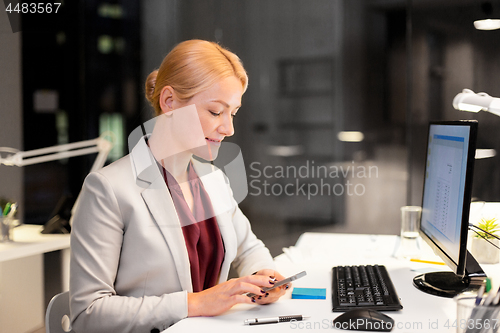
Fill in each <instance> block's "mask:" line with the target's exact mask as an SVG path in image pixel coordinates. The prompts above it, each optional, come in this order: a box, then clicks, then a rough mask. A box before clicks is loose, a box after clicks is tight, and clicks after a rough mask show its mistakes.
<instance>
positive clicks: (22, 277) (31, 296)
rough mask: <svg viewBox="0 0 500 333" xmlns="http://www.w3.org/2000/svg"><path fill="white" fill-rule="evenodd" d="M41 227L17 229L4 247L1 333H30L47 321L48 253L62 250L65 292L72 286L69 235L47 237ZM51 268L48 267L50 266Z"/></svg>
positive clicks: (0, 256) (0, 281) (0, 255)
mask: <svg viewBox="0 0 500 333" xmlns="http://www.w3.org/2000/svg"><path fill="white" fill-rule="evenodd" d="M41 230H42V227H41V226H37V225H22V226H20V227H17V228H14V230H13V240H14V241H13V242H9V243H0V323H1V325H0V333H4V332H6V333H7V332H9V333H10V332H30V331H32V330H33V329H36V328H40V327H42V326H43V324H44V318H45V295H44V289H45V282H46V281H44V253H47V252H52V251H56V250H62V252H61V253H62V257H61V259H62V260H61V263H60V265H61V266H62V269H61V271H62V272H63V274H62V277H59V278H60V279H61V280H62V289H63V290H67V289H68V286H69V254H70V251H69V235H43V234H41V233H40V231H41ZM46 264H48V263H46Z"/></svg>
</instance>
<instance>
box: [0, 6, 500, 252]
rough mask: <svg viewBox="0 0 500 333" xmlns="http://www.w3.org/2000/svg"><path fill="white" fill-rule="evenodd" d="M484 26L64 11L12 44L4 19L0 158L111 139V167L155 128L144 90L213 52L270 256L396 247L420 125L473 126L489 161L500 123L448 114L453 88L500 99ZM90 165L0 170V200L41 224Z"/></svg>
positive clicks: (348, 14)
mask: <svg viewBox="0 0 500 333" xmlns="http://www.w3.org/2000/svg"><path fill="white" fill-rule="evenodd" d="M488 17H491V18H500V0H492V1H479V0H312V1H310V0H240V1H232V0H143V1H139V0H123V1H113V0H109V1H96V0H85V1H84V0H72V1H63V4H62V6H61V7H60V9H59V12H58V14H57V15H53V16H51V19H50V20H47V19H46V17H43V16H42V15H24V16H22V22H21V27H22V28H21V30H22V31H21V32H18V33H13V32H12V30H11V27H10V25H9V21H8V17H7V15H6V13H5V12H2V13H1V14H0V73H1V79H0V115H1V116H0V146H4V147H13V148H17V149H20V150H24V151H28V150H32V149H37V148H44V147H48V146H53V145H58V144H63V143H68V142H78V141H82V140H88V139H93V138H96V137H98V136H99V135H100V134H101V133H103V132H104V131H108V130H111V131H113V132H114V133H115V135H116V137H117V144H116V146H115V148H114V149H113V151H112V152H111V154H110V155H109V158H108V163H110V162H112V161H114V160H116V159H118V158H120V157H121V156H123V155H125V154H126V153H128V147H127V137H128V135H129V134H130V132H131V131H132V130H134V129H135V128H136V127H137V126H140V125H141V124H142V123H143V122H145V121H147V120H148V119H150V118H151V117H152V115H153V111H152V109H151V108H150V107H149V105H147V103H146V100H145V98H144V94H143V90H144V88H143V82H144V81H145V78H146V76H147V75H148V74H149V73H150V72H151V71H152V70H154V69H155V68H157V67H159V65H160V63H161V61H162V59H163V57H164V56H165V55H166V54H167V53H168V52H169V50H170V49H171V48H172V47H173V46H174V45H176V44H177V43H179V42H181V41H183V40H187V39H193V38H198V39H206V40H211V41H217V42H219V43H220V44H222V45H223V46H225V47H227V48H229V49H230V50H232V51H233V52H235V53H236V54H237V55H238V56H239V57H240V58H241V59H242V61H243V63H244V66H245V68H246V69H247V71H248V75H249V79H250V82H249V88H248V90H247V92H246V93H245V95H244V97H243V107H242V108H241V110H240V112H238V115H237V117H236V118H235V130H236V134H235V135H234V136H233V137H232V138H230V139H229V141H231V142H234V143H236V144H238V145H239V146H240V147H241V151H242V154H243V158H244V161H245V165H246V167H247V178H248V182H249V195H248V196H247V197H246V199H245V200H244V201H243V202H242V203H241V204H240V207H241V208H242V210H243V211H244V213H245V214H246V215H247V216H248V217H249V219H250V221H251V223H252V226H253V228H254V231H255V233H256V234H257V236H258V237H260V238H261V239H262V240H264V242H265V243H266V244H267V245H268V247H269V248H270V249H271V252H272V254H273V255H278V254H279V253H281V248H282V247H284V246H290V245H293V244H294V243H295V241H296V240H297V238H298V236H299V235H300V234H301V233H303V232H305V231H335V232H351V233H357V232H359V233H381V234H399V225H400V210H399V208H400V207H401V206H404V205H407V204H409V205H420V204H421V195H422V184H423V167H424V163H425V162H424V159H425V144H426V140H427V126H428V122H429V121H431V120H458V119H477V120H478V121H479V138H478V148H484V149H496V150H498V149H500V136H498V134H497V133H498V127H499V126H500V118H498V117H496V116H495V115H492V114H489V113H478V114H473V113H465V112H460V111H456V110H454V109H453V107H452V101H453V97H454V96H455V95H456V94H457V93H459V92H460V91H461V90H462V89H463V88H469V89H472V90H474V91H476V92H481V91H484V92H487V93H489V94H490V95H492V96H497V97H500V56H499V54H500V30H493V31H480V30H476V29H475V28H474V25H473V22H474V20H477V19H481V18H488ZM94 158H95V156H92V155H90V156H84V157H75V158H70V159H67V160H62V161H56V162H48V163H43V164H37V165H32V166H26V167H23V168H17V167H8V166H4V165H2V166H0V197H3V198H6V199H11V200H14V201H17V202H19V203H20V213H21V214H22V217H23V220H24V223H30V224H44V223H45V222H47V221H48V220H49V219H50V218H51V217H52V215H53V214H54V210H55V209H56V206H57V204H58V202H60V200H61V198H63V197H73V198H75V197H76V196H77V195H78V193H79V190H80V188H81V186H82V183H83V180H84V178H85V176H86V175H87V174H88V172H89V170H90V168H91V165H92V163H93V160H94ZM499 158H500V157H499V156H495V157H492V158H488V159H481V160H477V161H476V168H475V173H474V186H473V196H474V197H476V198H478V199H479V200H485V201H500V174H499V171H498V170H499V168H500V160H499ZM293 170H296V171H299V170H302V173H301V174H299V175H294V174H293V172H292V171H293ZM325 170H327V172H325ZM335 170H336V171H337V172H335ZM286 171H289V172H288V173H287V172H286ZM285 189H286V190H287V191H285ZM301 189H302V190H301ZM322 189H323V192H322Z"/></svg>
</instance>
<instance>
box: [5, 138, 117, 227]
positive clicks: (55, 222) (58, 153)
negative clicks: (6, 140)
mask: <svg viewBox="0 0 500 333" xmlns="http://www.w3.org/2000/svg"><path fill="white" fill-rule="evenodd" d="M107 138H111V141H110V140H108V139H107ZM113 142H114V134H113V133H112V132H105V133H103V134H102V135H101V136H100V137H98V138H96V139H93V140H86V141H80V142H74V143H68V144H63V145H58V146H52V147H47V148H41V149H35V150H30V151H19V150H17V149H14V148H7V147H0V153H7V154H10V155H7V157H5V158H2V156H1V155H0V165H2V164H3V165H7V166H19V167H22V166H26V165H32V164H38V163H43V162H49V161H55V160H62V159H65V158H69V157H73V156H82V155H89V154H94V153H98V154H97V157H96V159H95V161H94V164H93V165H92V169H91V170H90V172H93V171H96V170H99V169H100V168H102V167H103V166H104V163H106V158H107V156H108V154H109V152H110V151H111V149H112V148H113ZM77 203H78V199H77V200H76V202H75V204H74V205H73V209H74V208H75V207H76V205H77ZM58 206H60V204H58ZM73 209H72V210H71V211H73ZM67 225H69V222H68V221H67V220H65V219H63V218H61V217H60V216H59V214H56V215H55V216H54V217H52V218H51V219H50V220H49V221H48V222H47V223H46V224H45V227H44V230H43V231H42V233H53V232H61V231H63V232H64V231H65V230H66V229H65V228H66V226H67Z"/></svg>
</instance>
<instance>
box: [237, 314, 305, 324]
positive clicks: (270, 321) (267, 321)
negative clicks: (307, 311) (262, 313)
mask: <svg viewBox="0 0 500 333" xmlns="http://www.w3.org/2000/svg"><path fill="white" fill-rule="evenodd" d="M307 318H309V316H302V315H294V316H279V317H273V318H260V319H259V318H255V319H246V320H245V325H262V324H276V323H285V322H289V321H292V320H297V321H300V320H304V319H307Z"/></svg>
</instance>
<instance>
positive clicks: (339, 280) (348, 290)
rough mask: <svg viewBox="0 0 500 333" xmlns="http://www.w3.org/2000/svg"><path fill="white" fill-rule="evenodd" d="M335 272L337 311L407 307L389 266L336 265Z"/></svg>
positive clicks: (333, 270)
mask: <svg viewBox="0 0 500 333" xmlns="http://www.w3.org/2000/svg"><path fill="white" fill-rule="evenodd" d="M332 273H333V274H332V276H333V279H332V311H334V312H337V311H347V310H351V309H356V308H358V309H359V308H364V309H375V310H384V311H387V310H389V311H391V310H392V311H395V310H401V309H402V308H403V306H402V305H401V303H400V301H399V297H398V294H397V293H396V289H395V288H394V285H393V284H392V281H391V278H390V276H389V274H388V273H387V269H386V268H385V266H382V265H363V266H336V267H333V269H332Z"/></svg>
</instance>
